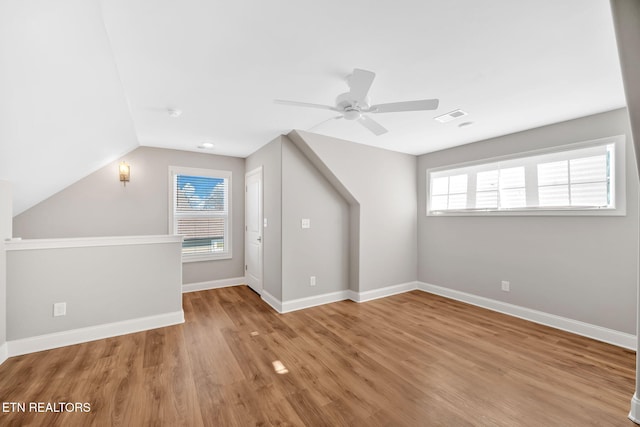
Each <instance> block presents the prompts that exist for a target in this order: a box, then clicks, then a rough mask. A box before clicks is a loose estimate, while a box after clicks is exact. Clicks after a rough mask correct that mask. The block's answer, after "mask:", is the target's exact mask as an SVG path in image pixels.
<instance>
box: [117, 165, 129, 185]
mask: <svg viewBox="0 0 640 427" xmlns="http://www.w3.org/2000/svg"><path fill="white" fill-rule="evenodd" d="M118 169H119V171H120V182H121V183H123V184H124V185H127V182H129V178H130V177H131V168H130V167H129V165H128V164H126V163H125V162H122V163H120V166H119V168H118Z"/></svg>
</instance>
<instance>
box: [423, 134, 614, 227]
mask: <svg viewBox="0 0 640 427" xmlns="http://www.w3.org/2000/svg"><path fill="white" fill-rule="evenodd" d="M624 163H625V159H624V136H615V137H610V138H604V139H600V140H596V141H588V142H583V143H578V144H570V145H566V146H561V147H556V148H554V149H553V150H544V151H536V152H529V153H525V154H522V155H519V156H510V157H503V158H499V159H490V160H489V161H485V162H482V163H469V164H465V165H458V166H456V167H451V168H446V169H431V170H428V171H427V215H442V214H454V215H467V214H469V215H471V214H494V213H501V214H516V215H517V214H540V215H556V214H560V215H562V214H564V215H584V214H587V215H600V214H602V215H624V214H625V209H624V207H625V200H624V199H625V197H624V188H625V184H624V177H625V175H624Z"/></svg>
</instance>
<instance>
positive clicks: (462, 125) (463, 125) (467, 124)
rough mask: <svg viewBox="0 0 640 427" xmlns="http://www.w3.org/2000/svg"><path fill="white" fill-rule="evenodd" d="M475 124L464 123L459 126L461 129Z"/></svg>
mask: <svg viewBox="0 0 640 427" xmlns="http://www.w3.org/2000/svg"><path fill="white" fill-rule="evenodd" d="M472 124H473V122H462V123H460V124H459V125H458V127H459V128H463V127H465V126H471V125H472Z"/></svg>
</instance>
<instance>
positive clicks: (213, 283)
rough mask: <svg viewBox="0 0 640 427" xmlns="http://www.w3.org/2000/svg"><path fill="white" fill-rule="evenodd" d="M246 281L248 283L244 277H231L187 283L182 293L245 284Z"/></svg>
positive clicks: (183, 286)
mask: <svg viewBox="0 0 640 427" xmlns="http://www.w3.org/2000/svg"><path fill="white" fill-rule="evenodd" d="M244 283H246V282H245V280H244V277H232V278H230V279H221V280H209V281H208V282H198V283H187V284H185V285H182V293H183V294H184V293H187V292H196V291H206V290H209V289H218V288H226V287H229V286H238V285H243V284H244Z"/></svg>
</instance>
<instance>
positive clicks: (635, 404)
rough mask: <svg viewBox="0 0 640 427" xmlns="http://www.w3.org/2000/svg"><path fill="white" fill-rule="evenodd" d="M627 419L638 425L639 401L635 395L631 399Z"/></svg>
mask: <svg viewBox="0 0 640 427" xmlns="http://www.w3.org/2000/svg"><path fill="white" fill-rule="evenodd" d="M629 419H630V420H631V421H633V422H634V423H636V424H640V399H638V396H637V394H636V393H633V397H632V398H631V410H630V411H629Z"/></svg>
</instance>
